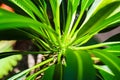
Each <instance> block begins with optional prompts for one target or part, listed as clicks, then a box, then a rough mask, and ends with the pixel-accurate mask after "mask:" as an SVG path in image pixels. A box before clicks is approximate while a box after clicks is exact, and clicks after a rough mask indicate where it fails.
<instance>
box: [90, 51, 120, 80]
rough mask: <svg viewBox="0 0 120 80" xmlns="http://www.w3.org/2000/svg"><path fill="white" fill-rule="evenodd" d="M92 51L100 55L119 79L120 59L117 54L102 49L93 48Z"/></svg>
mask: <svg viewBox="0 0 120 80" xmlns="http://www.w3.org/2000/svg"><path fill="white" fill-rule="evenodd" d="M92 53H93V54H94V55H95V56H97V57H99V58H100V60H101V61H102V62H104V63H105V64H106V65H108V67H109V68H110V69H111V71H112V72H113V73H114V75H115V77H116V79H117V80H119V75H120V59H119V58H117V57H116V56H114V55H112V54H110V53H108V52H105V51H101V50H93V51H92Z"/></svg>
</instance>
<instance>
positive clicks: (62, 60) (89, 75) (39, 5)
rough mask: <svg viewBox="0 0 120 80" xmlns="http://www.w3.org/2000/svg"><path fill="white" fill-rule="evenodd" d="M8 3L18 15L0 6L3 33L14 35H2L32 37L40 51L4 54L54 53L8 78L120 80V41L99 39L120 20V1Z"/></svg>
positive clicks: (18, 0)
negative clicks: (97, 38)
mask: <svg viewBox="0 0 120 80" xmlns="http://www.w3.org/2000/svg"><path fill="white" fill-rule="evenodd" d="M2 1H3V2H4V3H6V4H8V5H9V6H11V7H12V8H13V9H14V11H15V13H12V12H9V11H6V10H3V9H0V32H2V35H9V37H8V36H6V37H4V36H0V39H16V40H17V39H30V40H32V41H33V43H34V44H35V45H36V46H37V47H38V48H39V51H36V52H30V51H22V52H21V51H14V52H4V53H1V54H0V57H1V58H4V57H6V56H10V55H14V54H43V55H44V54H49V55H50V56H49V59H46V60H44V61H43V62H41V63H39V64H37V65H35V66H33V67H32V68H29V69H27V70H25V71H22V72H21V73H19V74H17V75H15V76H13V77H11V78H9V79H8V80H17V79H22V77H24V78H26V80H35V79H36V78H38V77H40V76H41V77H40V80H119V76H120V59H119V56H120V49H119V47H120V39H118V41H114V42H113V41H112V40H108V41H109V42H103V43H100V42H97V41H96V40H95V39H94V38H93V37H94V35H96V34H98V33H99V32H102V31H106V30H108V29H111V28H114V27H116V26H118V25H119V24H120V0H7V1H6V0H2ZM5 31H8V33H7V32H5ZM9 33H10V34H9ZM15 33H16V34H15ZM119 37H120V36H119ZM119 37H118V38H119ZM91 42H92V43H91ZM98 63H101V64H98ZM43 65H45V66H43ZM41 66H42V67H41ZM39 67H41V69H40V70H39V71H37V72H36V73H34V74H33V75H27V74H28V73H29V72H30V71H31V70H33V69H35V68H39ZM41 73H43V75H41ZM26 75H27V76H26Z"/></svg>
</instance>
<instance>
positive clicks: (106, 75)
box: [94, 65, 117, 80]
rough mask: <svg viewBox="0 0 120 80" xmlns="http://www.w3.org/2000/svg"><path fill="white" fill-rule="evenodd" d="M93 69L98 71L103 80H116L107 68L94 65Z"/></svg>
mask: <svg viewBox="0 0 120 80" xmlns="http://www.w3.org/2000/svg"><path fill="white" fill-rule="evenodd" d="M94 67H95V68H96V69H98V70H99V72H100V74H101V75H102V77H103V78H104V80H117V79H116V78H115V75H114V74H113V73H112V72H111V70H110V69H109V68H108V67H107V66H98V65H94Z"/></svg>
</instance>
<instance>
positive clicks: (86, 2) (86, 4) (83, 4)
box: [71, 0, 94, 35]
mask: <svg viewBox="0 0 120 80" xmlns="http://www.w3.org/2000/svg"><path fill="white" fill-rule="evenodd" d="M77 1H79V0H77ZM77 1H76V2H77ZM93 1H94V0H82V2H81V10H80V15H79V17H78V19H77V21H76V22H75V25H74V26H73V29H72V32H71V35H73V33H74V31H75V30H76V28H77V26H78V24H79V22H80V21H81V20H82V16H83V14H84V12H85V10H87V9H88V8H89V7H90V5H91V4H92V3H93ZM78 3H79V2H77V4H78Z"/></svg>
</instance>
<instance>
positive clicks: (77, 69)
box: [63, 49, 95, 80]
mask: <svg viewBox="0 0 120 80" xmlns="http://www.w3.org/2000/svg"><path fill="white" fill-rule="evenodd" d="M65 56H66V64H67V65H66V66H65V68H64V69H63V80H94V79H95V70H94V68H93V63H92V60H91V58H90V55H89V54H88V53H87V52H86V51H73V50H71V49H67V51H66V54H65ZM86 75H87V77H86Z"/></svg>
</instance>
